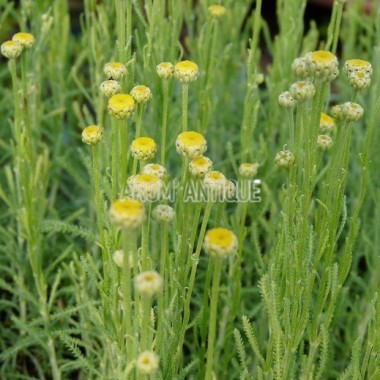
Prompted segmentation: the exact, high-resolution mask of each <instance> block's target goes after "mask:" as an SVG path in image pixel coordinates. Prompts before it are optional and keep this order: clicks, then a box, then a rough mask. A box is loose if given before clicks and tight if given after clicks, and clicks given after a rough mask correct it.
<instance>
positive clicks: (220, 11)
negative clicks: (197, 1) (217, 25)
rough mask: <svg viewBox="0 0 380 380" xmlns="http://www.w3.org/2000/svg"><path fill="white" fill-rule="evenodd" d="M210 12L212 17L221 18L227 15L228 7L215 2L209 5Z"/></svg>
mask: <svg viewBox="0 0 380 380" xmlns="http://www.w3.org/2000/svg"><path fill="white" fill-rule="evenodd" d="M208 13H209V14H210V15H211V17H213V18H217V19H219V18H222V17H223V16H225V14H226V8H225V7H223V5H220V4H213V5H210V6H209V7H208Z"/></svg>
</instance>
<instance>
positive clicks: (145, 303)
mask: <svg viewBox="0 0 380 380" xmlns="http://www.w3.org/2000/svg"><path fill="white" fill-rule="evenodd" d="M141 303H142V324H141V349H142V350H147V349H148V347H149V316H150V305H151V298H150V297H148V296H142V298H141Z"/></svg>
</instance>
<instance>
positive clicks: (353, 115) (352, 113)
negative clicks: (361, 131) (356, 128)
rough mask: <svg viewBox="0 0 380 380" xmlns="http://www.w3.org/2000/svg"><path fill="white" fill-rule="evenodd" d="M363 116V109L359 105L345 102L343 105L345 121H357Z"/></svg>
mask: <svg viewBox="0 0 380 380" xmlns="http://www.w3.org/2000/svg"><path fill="white" fill-rule="evenodd" d="M363 114H364V110H363V107H362V106H361V105H360V104H357V103H352V102H346V103H344V104H343V115H344V116H343V117H344V119H346V120H347V121H358V120H359V119H360V118H361V117H362V116H363Z"/></svg>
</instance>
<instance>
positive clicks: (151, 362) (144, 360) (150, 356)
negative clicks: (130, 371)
mask: <svg viewBox="0 0 380 380" xmlns="http://www.w3.org/2000/svg"><path fill="white" fill-rule="evenodd" d="M158 366H159V358H158V356H157V355H156V354H155V353H154V352H152V351H144V352H142V353H141V354H140V355H139V356H138V358H137V361H136V367H137V369H138V371H139V372H140V373H142V374H143V375H154V374H155V373H156V371H157V369H158Z"/></svg>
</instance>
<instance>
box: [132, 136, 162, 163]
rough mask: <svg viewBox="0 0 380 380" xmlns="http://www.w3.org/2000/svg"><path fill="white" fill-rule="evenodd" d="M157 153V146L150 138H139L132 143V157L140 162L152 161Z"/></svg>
mask: <svg viewBox="0 0 380 380" xmlns="http://www.w3.org/2000/svg"><path fill="white" fill-rule="evenodd" d="M156 152H157V144H156V142H155V141H154V140H153V139H152V138H150V137H138V138H137V139H135V140H133V141H132V144H131V153H132V156H133V157H134V158H135V159H136V160H139V161H146V160H150V159H152V158H153V157H154V155H155V154H156Z"/></svg>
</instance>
